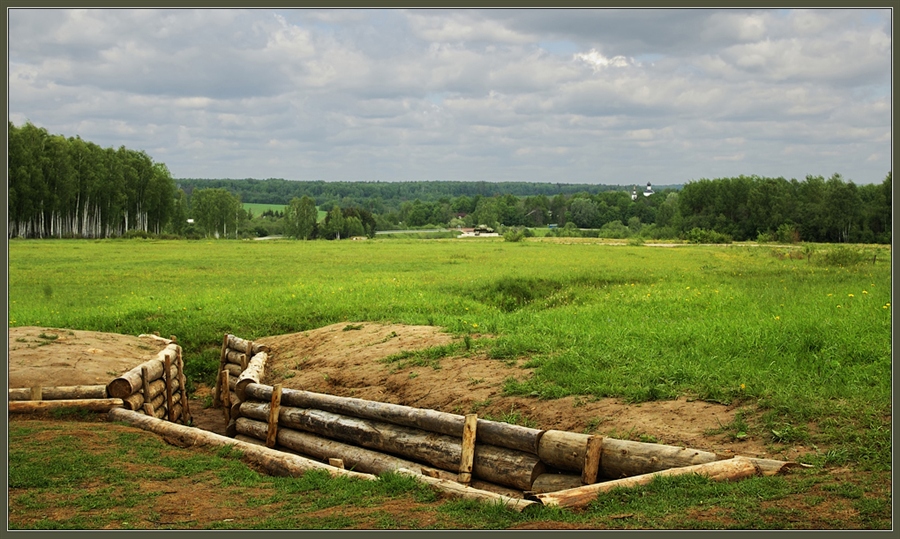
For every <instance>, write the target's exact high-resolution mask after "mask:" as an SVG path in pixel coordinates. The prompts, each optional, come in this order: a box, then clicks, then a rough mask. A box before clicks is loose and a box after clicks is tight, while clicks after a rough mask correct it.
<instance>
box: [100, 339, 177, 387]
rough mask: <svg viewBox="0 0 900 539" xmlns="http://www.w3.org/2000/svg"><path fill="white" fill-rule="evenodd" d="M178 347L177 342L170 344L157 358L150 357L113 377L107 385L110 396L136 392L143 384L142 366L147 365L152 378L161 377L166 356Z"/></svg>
mask: <svg viewBox="0 0 900 539" xmlns="http://www.w3.org/2000/svg"><path fill="white" fill-rule="evenodd" d="M177 347H178V345H177V344H170V345H168V346H166V347H165V349H163V350H161V351H160V352H159V353H158V354H157V355H156V357H155V358H153V359H149V360H147V361H145V362H144V363H141V364H140V365H138V366H137V367H135V368H133V369H131V370H130V371H128V372H126V373H125V374H123V375H121V376H119V377H118V378H115V379H113V380H112V381H111V382H110V383H108V384H107V385H106V392H107V394H109V396H110V397H114V398H119V399H121V398H124V397H127V396H128V395H131V394H133V393H136V392H137V391H138V390H140V389H141V387H142V386H143V381H142V378H141V368H142V367H145V366H146V367H147V372H148V375H149V376H150V378H151V380H157V379H159V378H160V377H161V376H162V375H163V372H164V368H165V365H164V362H165V358H166V357H169V356H172V355H174V354H175V353H176V352H175V349H176V348H177Z"/></svg>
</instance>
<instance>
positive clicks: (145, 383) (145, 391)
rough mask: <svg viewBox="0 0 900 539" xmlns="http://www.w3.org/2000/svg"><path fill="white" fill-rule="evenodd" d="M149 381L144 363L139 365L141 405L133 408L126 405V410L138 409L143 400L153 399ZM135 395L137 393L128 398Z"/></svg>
mask: <svg viewBox="0 0 900 539" xmlns="http://www.w3.org/2000/svg"><path fill="white" fill-rule="evenodd" d="M150 381H151V380H150V371H149V370H147V367H146V365H141V399H140V400H141V405H140V406H136V407H134V408H129V407H128V406H126V407H125V408H127V409H128V410H140V409H141V407H142V406H143V405H144V402H145V401H151V400H153V395H152V394H151V393H150ZM135 395H137V393H135V394H134V395H131V397H128V398H129V399H130V398H133V397H134V396H135Z"/></svg>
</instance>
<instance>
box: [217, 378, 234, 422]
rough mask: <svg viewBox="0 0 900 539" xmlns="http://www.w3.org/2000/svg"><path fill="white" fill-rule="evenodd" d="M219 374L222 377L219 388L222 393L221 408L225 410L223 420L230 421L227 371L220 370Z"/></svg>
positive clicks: (229, 394)
mask: <svg viewBox="0 0 900 539" xmlns="http://www.w3.org/2000/svg"><path fill="white" fill-rule="evenodd" d="M219 374H220V376H219V377H220V378H221V379H222V384H221V386H222V387H221V389H220V390H219V391H220V392H221V394H222V408H223V409H224V411H225V422H226V423H227V422H229V421H231V393H230V392H229V390H228V371H227V370H224V369H223V370H222V372H221V373H219Z"/></svg>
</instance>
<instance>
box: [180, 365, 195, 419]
mask: <svg viewBox="0 0 900 539" xmlns="http://www.w3.org/2000/svg"><path fill="white" fill-rule="evenodd" d="M177 360H178V380H177V381H178V388H179V391H180V392H181V405H182V407H183V410H182V415H181V423H182V424H184V425H187V424H188V423H190V422H192V421H193V417H191V409H190V400H189V399H188V394H187V378H186V377H185V375H184V356H183V355H182V353H181V348H179V349H178V357H177Z"/></svg>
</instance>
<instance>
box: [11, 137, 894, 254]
mask: <svg viewBox="0 0 900 539" xmlns="http://www.w3.org/2000/svg"><path fill="white" fill-rule="evenodd" d="M8 149H9V168H8V177H7V182H8V183H7V186H8V195H9V202H8V225H9V228H8V236H9V237H10V238H13V237H37V238H41V237H60V238H62V237H89V238H96V237H117V236H136V235H137V236H149V235H155V236H164V237H166V236H171V237H201V236H214V237H250V236H254V235H257V236H259V235H269V234H287V235H293V234H291V231H294V230H300V229H302V230H304V231H305V232H304V233H303V234H302V236H298V237H303V238H317V237H328V238H342V237H343V238H346V237H349V236H353V235H359V234H361V233H364V234H367V235H374V233H375V232H376V231H387V230H397V229H401V228H423V227H453V228H456V227H461V226H477V225H486V226H490V227H493V228H497V229H501V230H502V229H505V228H522V227H532V228H533V227H550V228H552V233H553V234H555V235H570V236H576V235H590V236H599V237H611V238H634V237H637V238H647V239H666V238H670V239H675V238H678V239H687V240H690V241H704V242H705V241H716V242H719V241H725V242H727V241H732V240H735V241H747V240H756V241H778V242H800V241H805V242H851V243H890V242H891V215H892V212H891V192H892V180H891V173H890V172H888V173H887V175H886V177H885V179H884V181H883V182H881V183H880V184H867V185H860V186H857V185H856V184H854V183H853V182H852V181H848V180H845V179H844V178H843V177H842V176H841V175H840V174H834V175H832V176H831V177H829V178H827V179H826V178H824V177H821V176H807V177H806V178H804V179H803V180H796V179H790V180H787V179H785V178H780V177H779V178H769V177H759V176H738V177H735V178H718V179H700V180H696V181H690V182H688V183H686V184H684V185H669V186H664V187H656V188H655V191H654V192H652V194H651V193H647V192H645V185H638V186H620V185H587V184H566V183H549V182H548V183H534V182H503V183H498V182H484V181H472V182H459V181H457V182H448V181H414V182H367V181H354V182H324V181H289V180H284V179H275V178H271V179H265V180H260V179H249V178H248V179H198V178H184V179H173V178H172V176H171V174H170V173H169V170H168V168H167V167H166V165H165V164H163V163H156V162H154V161H153V159H152V158H151V157H150V156H148V155H147V154H146V153H144V152H143V151H136V150H130V149H127V148H125V147H124V146H123V147H120V148H118V149H113V148H101V147H99V146H97V145H96V144H93V143H91V142H87V141H83V140H82V139H81V138H80V137H69V138H66V137H63V136H62V135H51V134H49V133H48V132H47V131H46V130H45V129H43V128H38V127H35V126H34V125H32V124H30V123H26V124H25V125H23V126H21V127H17V126H15V125H14V124H13V123H12V122H10V123H9V138H8ZM645 195H648V196H645ZM301 199H302V201H303V202H304V204H305V205H307V206H308V205H309V204H314V205H315V206H317V207H318V208H319V209H320V210H324V211H326V212H327V217H326V218H325V220H324V221H323V222H322V223H313V227H312V229H309V228H308V227H307V228H304V227H302V226H300V227H299V228H298V226H299V225H298V223H292V222H291V219H292V218H294V217H292V216H295V215H296V212H293V213H292V212H288V215H285V213H284V212H266V213H264V214H262V215H252V213H251V212H248V211H247V210H245V209H243V208H242V206H241V204H242V203H261V204H278V205H284V206H285V208H286V209H288V208H300V207H301V205H300V202H301ZM341 227H344V228H343V230H342V229H341ZM319 228H321V231H322V233H321V234H319V233H318V232H319ZM325 231H328V232H327V233H325Z"/></svg>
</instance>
